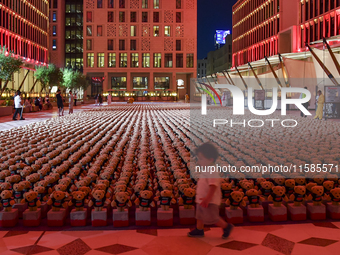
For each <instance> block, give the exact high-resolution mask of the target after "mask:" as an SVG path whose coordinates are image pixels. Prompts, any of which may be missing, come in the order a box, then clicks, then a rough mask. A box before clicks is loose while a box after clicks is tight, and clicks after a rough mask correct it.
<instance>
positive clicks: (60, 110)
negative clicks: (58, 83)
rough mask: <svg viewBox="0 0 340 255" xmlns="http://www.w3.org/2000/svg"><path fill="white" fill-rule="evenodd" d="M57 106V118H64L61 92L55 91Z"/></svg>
mask: <svg viewBox="0 0 340 255" xmlns="http://www.w3.org/2000/svg"><path fill="white" fill-rule="evenodd" d="M56 97H57V106H58V110H59V111H58V114H59V117H60V114H61V116H64V104H63V98H62V96H61V91H60V89H59V90H58V91H57V96H56Z"/></svg>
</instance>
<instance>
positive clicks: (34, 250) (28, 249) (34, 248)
mask: <svg viewBox="0 0 340 255" xmlns="http://www.w3.org/2000/svg"><path fill="white" fill-rule="evenodd" d="M51 250H53V249H51V248H47V247H43V246H40V245H30V246H25V247H20V248H15V249H11V251H15V252H17V253H21V254H25V255H33V254H38V253H42V252H46V251H51Z"/></svg>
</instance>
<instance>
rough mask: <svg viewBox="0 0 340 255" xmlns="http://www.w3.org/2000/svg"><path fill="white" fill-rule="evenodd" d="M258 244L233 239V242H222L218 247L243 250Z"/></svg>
mask: <svg viewBox="0 0 340 255" xmlns="http://www.w3.org/2000/svg"><path fill="white" fill-rule="evenodd" d="M256 245H257V244H254V243H246V242H240V241H231V242H226V243H224V244H220V245H218V246H217V247H220V248H226V249H230V250H237V251H243V250H246V249H249V248H251V247H254V246H256Z"/></svg>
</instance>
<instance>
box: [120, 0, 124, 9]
mask: <svg viewBox="0 0 340 255" xmlns="http://www.w3.org/2000/svg"><path fill="white" fill-rule="evenodd" d="M119 8H125V0H119Z"/></svg>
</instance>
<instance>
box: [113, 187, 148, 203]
mask: <svg viewBox="0 0 340 255" xmlns="http://www.w3.org/2000/svg"><path fill="white" fill-rule="evenodd" d="M119 186H122V185H119ZM144 189H145V185H144V184H136V185H135V186H134V187H133V194H132V196H131V199H132V200H135V199H137V198H138V197H139V193H140V192H141V191H143V190H144Z"/></svg>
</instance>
